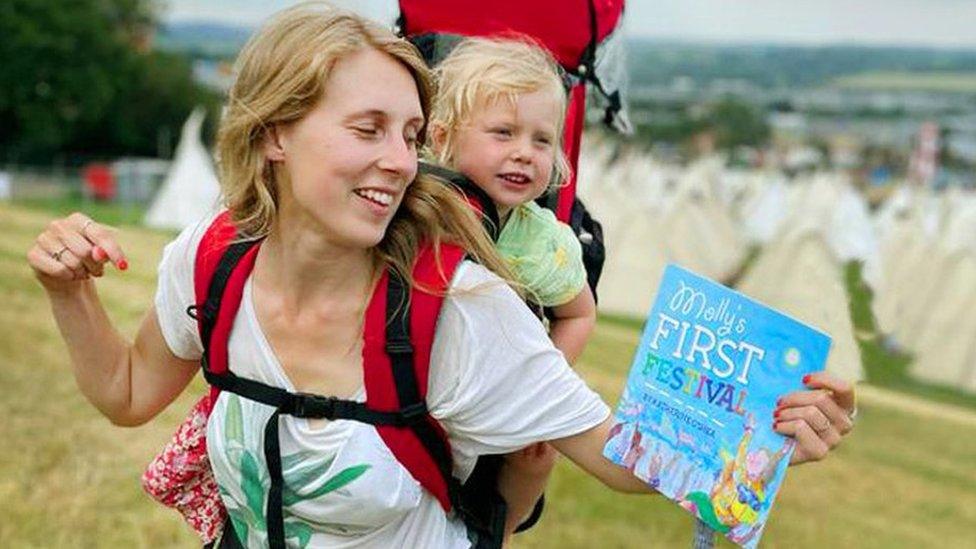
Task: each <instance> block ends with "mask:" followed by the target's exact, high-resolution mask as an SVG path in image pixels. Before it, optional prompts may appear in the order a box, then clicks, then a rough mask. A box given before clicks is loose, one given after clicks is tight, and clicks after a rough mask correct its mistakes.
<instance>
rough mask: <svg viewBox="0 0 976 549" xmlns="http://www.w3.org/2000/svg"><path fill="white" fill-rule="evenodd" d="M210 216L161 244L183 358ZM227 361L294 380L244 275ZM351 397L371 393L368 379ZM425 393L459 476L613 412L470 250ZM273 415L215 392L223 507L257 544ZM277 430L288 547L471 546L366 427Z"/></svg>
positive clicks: (166, 308)
mask: <svg viewBox="0 0 976 549" xmlns="http://www.w3.org/2000/svg"><path fill="white" fill-rule="evenodd" d="M209 224H210V220H206V221H204V222H203V223H202V224H200V225H197V226H194V227H191V228H188V229H186V230H184V231H183V233H182V234H180V236H179V237H178V238H177V239H176V240H175V241H173V242H172V243H170V244H169V245H168V246H167V247H166V249H165V251H164V252H163V259H162V262H161V263H160V266H159V286H158V289H157V293H156V309H157V313H158V316H159V325H160V327H161V328H162V333H163V336H164V338H165V339H166V342H167V344H168V345H169V348H170V349H171V350H172V351H173V353H174V354H175V355H177V356H179V357H181V358H184V359H198V358H199V357H200V356H201V355H202V352H203V348H202V346H201V344H200V338H199V336H198V334H197V328H196V322H195V321H194V320H193V319H191V318H190V317H189V316H188V315H187V313H186V308H187V306H188V305H190V304H192V303H193V302H194V295H193V265H194V258H195V254H196V248H197V244H198V243H199V240H200V238H201V237H202V235H203V232H204V231H205V229H206V227H207V226H209ZM229 364H230V369H231V370H232V371H233V372H234V373H236V374H237V375H239V376H242V377H247V378H251V379H255V380H258V381H261V382H264V383H267V384H270V385H274V386H278V387H284V388H287V389H289V390H294V386H293V385H292V383H291V381H290V380H289V379H288V377H287V376H286V374H285V372H284V370H282V368H281V365H280V364H279V362H278V360H277V358H276V357H275V355H274V351H273V350H272V348H271V346H270V345H269V344H268V341H267V339H266V338H265V336H264V333H263V332H262V331H261V327H260V326H259V324H258V320H257V317H256V315H255V312H254V305H253V300H252V295H251V281H250V280H248V281H247V284H246V285H245V288H244V296H243V300H242V303H241V307H240V309H239V311H238V313H237V317H236V318H235V321H234V327H233V329H232V331H231V336H230V341H229ZM356 398H357V399H358V400H360V401H364V400H365V392H364V390H363V389H362V388H361V389H360V390H359V392H358V394H357V396H356ZM427 404H428V407H429V409H430V413H431V415H433V416H434V417H435V418H436V419H437V420H438V421H439V422H440V423H441V425H442V426H443V427H444V429H445V430H446V431H447V434H448V438H449V440H450V444H451V449H452V451H453V456H454V474H455V475H456V476H457V477H458V478H459V479H461V480H464V479H466V478H467V477H468V475H470V473H471V470H472V469H473V468H474V465H475V461H476V460H477V457H478V456H479V455H483V454H504V453H508V452H512V451H515V450H518V449H520V448H524V447H525V446H527V445H529V444H531V443H534V442H538V441H543V440H551V439H555V438H560V437H565V436H570V435H574V434H577V433H580V432H583V431H585V430H587V429H589V428H591V427H594V426H596V425H598V424H599V423H601V422H602V421H603V420H604V419H605V418H606V417H607V416H608V414H609V410H608V408H607V406H606V405H605V404H604V403H603V402H602V401H601V400H600V398H599V396H597V395H596V393H594V392H593V391H591V390H590V389H589V388H588V387H587V386H586V384H585V383H584V382H583V381H582V380H581V379H580V378H579V377H578V376H577V375H576V373H575V372H573V370H572V369H570V367H569V366H568V364H567V363H566V360H565V359H564V358H563V355H562V354H561V353H560V352H559V351H558V350H557V349H556V348H555V347H553V345H552V343H551V342H550V340H549V338H548V336H547V335H546V333H545V331H544V329H543V327H542V324H541V323H540V322H539V321H538V319H537V318H535V317H534V316H533V315H532V313H531V312H530V311H529V309H528V308H527V307H526V306H525V305H524V304H523V303H522V302H521V300H520V299H519V297H518V296H517V295H516V294H515V293H514V292H513V291H512V290H511V289H510V288H509V287H508V286H507V285H505V284H504V283H503V282H501V280H500V279H498V278H497V277H496V276H495V275H494V274H492V273H491V272H490V271H488V270H487V269H485V268H484V267H482V266H480V265H477V264H475V263H471V262H467V261H465V262H463V263H462V264H461V265H459V266H458V269H457V271H456V273H455V276H454V280H453V281H452V284H451V294H450V295H449V296H448V297H447V298H446V299H445V300H444V305H443V306H442V308H441V313H440V318H439V319H438V322H437V328H436V332H435V336H434V342H433V348H432V350H431V360H430V375H429V383H428V391H427ZM272 412H273V409H272V408H271V407H268V406H265V405H263V404H259V403H256V402H253V401H250V400H247V399H245V398H242V397H238V396H237V395H233V394H230V393H221V395H220V398H219V399H218V401H217V404H216V406H215V407H214V410H213V413H212V414H211V416H210V421H209V423H208V427H207V444H208V453H209V455H210V461H211V464H212V467H213V470H214V475H215V477H216V479H217V483H218V484H219V486H220V490H221V495H222V497H223V500H224V504H225V505H226V507H227V509H228V511H229V513H230V515H231V518H232V519H233V520H234V525H235V530H236V531H237V533H238V535H240V536H241V537H245V536H246V542H247V543H246V545H249V546H254V545H262V546H266V545H267V526H266V524H265V516H264V505H265V502H266V498H267V491H268V487H269V486H270V480H269V478H268V471H267V466H266V464H265V460H264V452H263V439H264V426H265V422H266V421H267V419H268V418H269V417H270V416H271V414H272ZM279 429H280V432H279V438H280V447H281V453H282V464H283V467H282V469H283V476H284V479H285V483H284V490H283V492H284V501H285V511H284V515H285V531H286V542H287V543H288V544H289V546H290V547H342V548H352V547H355V548H365V547H378V548H379V547H382V548H386V547H430V548H462V547H470V546H471V542H470V541H469V539H468V535H467V531H466V528H465V527H464V525H463V523H462V522H461V520H460V519H459V518H457V517H455V516H453V514H451V515H447V514H445V513H444V511H443V509H442V508H441V507H440V504H439V503H438V501H437V500H436V498H434V497H433V496H432V495H431V494H430V493H429V492H427V491H426V490H424V489H423V488H422V487H421V486H420V485H419V484H418V483H417V482H416V481H415V480H414V478H413V477H412V476H411V475H410V473H409V472H408V471H407V470H406V469H404V468H403V467H402V466H401V465H400V463H399V462H398V461H397V460H396V458H395V457H394V456H393V454H392V453H391V452H390V450H389V449H388V448H387V447H386V445H385V444H384V443H383V440H382V439H381V438H380V437H379V435H378V434H377V433H376V430H375V429H374V428H373V427H372V426H371V425H367V424H363V423H358V422H354V421H347V420H338V421H333V422H327V423H326V424H325V425H324V426H320V427H317V428H315V429H312V428H310V426H309V423H308V421H307V420H304V419H300V418H294V417H291V416H281V419H280V427H279Z"/></svg>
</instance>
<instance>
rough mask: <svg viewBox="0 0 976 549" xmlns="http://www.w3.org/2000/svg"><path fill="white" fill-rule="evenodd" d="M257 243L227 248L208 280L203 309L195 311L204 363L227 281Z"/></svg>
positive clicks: (240, 243) (248, 242) (241, 243)
mask: <svg viewBox="0 0 976 549" xmlns="http://www.w3.org/2000/svg"><path fill="white" fill-rule="evenodd" d="M258 242H260V241H259V240H246V241H243V242H235V243H233V244H231V245H230V246H228V247H227V251H226V252H224V255H223V257H221V259H220V263H219V264H218V265H217V269H216V270H215V271H214V274H213V277H212V278H211V279H210V286H209V287H208V288H207V300H206V301H205V302H204V303H203V307H201V308H199V309H198V310H197V314H198V315H199V319H200V340H201V341H202V342H203V356H204V359H205V360H206V361H209V355H210V338H211V337H212V336H213V330H214V325H215V324H216V323H217V313H219V312H220V301H221V299H222V298H223V296H224V289H225V288H226V287H227V281H228V280H230V275H231V273H233V272H234V268H235V267H237V264H238V263H239V262H240V260H241V258H242V257H243V256H244V254H245V253H247V251H248V250H250V249H251V247H253V246H254V245H255V244H257V243H258ZM206 370H208V368H204V371H206Z"/></svg>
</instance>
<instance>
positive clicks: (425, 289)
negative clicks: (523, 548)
mask: <svg viewBox="0 0 976 549" xmlns="http://www.w3.org/2000/svg"><path fill="white" fill-rule="evenodd" d="M544 70H551V65H546V66H545V67H544ZM237 74H238V76H237V80H236V82H235V83H234V85H233V87H232V89H231V90H230V92H229V97H228V103H227V106H226V109H225V111H224V114H223V118H222V120H221V122H220V128H219V133H218V143H217V149H218V153H219V154H218V158H219V159H220V166H219V167H220V182H221V186H222V191H223V206H224V207H225V209H224V210H223V211H221V212H219V213H217V214H216V215H214V216H213V217H211V218H208V219H205V220H201V222H200V223H198V224H196V225H194V226H191V227H188V228H187V229H186V230H184V231H183V232H182V233H181V234H180V235H179V236H178V237H177V238H176V239H175V240H174V241H173V242H172V243H170V244H169V245H168V246H167V247H166V249H165V251H164V253H163V257H162V260H161V262H160V265H159V280H158V285H157V290H156V295H155V299H154V302H153V303H151V304H149V306H148V312H147V314H146V316H145V318H144V320H143V322H142V324H141V326H140V328H139V330H138V333H137V334H136V335H135V338H134V340H132V341H128V340H126V339H125V338H124V337H123V336H122V335H120V334H119V332H118V331H117V330H116V328H115V327H114V325H113V324H112V322H111V320H110V318H109V316H108V314H107V312H106V311H105V309H104V307H103V306H102V303H101V301H100V298H99V296H98V294H97V292H96V279H98V278H100V277H102V276H104V275H105V274H106V264H111V265H114V266H115V267H116V268H117V269H118V270H119V271H124V270H125V269H126V267H127V259H126V253H125V250H123V249H122V248H121V247H120V245H119V240H118V239H117V236H116V233H115V231H114V230H112V229H110V228H109V227H106V226H105V225H103V224H101V223H99V222H98V221H97V220H95V219H91V218H90V217H87V216H85V215H83V214H77V213H76V214H72V215H70V216H68V217H66V218H62V219H57V220H54V221H52V222H51V223H50V225H49V226H48V227H47V228H46V229H45V230H44V231H43V232H42V233H41V234H40V235H38V237H37V240H36V243H35V245H34V246H33V247H32V248H31V249H30V250H29V252H28V254H27V258H28V262H29V264H30V266H31V268H32V269H33V270H34V273H35V275H36V277H37V279H38V280H39V282H40V283H41V285H42V287H43V288H44V290H45V291H46V293H47V295H48V297H49V300H50V303H51V308H52V312H53V315H54V318H55V320H56V322H57V324H58V326H59V329H60V330H61V333H62V335H63V337H64V340H65V342H66V345H67V348H68V351H69V355H70V361H71V364H72V368H73V371H74V374H75V377H76V380H77V383H78V386H79V389H80V391H81V392H82V393H83V394H84V396H85V397H86V398H87V399H88V400H89V401H90V402H91V403H92V404H93V405H94V406H95V407H96V408H97V409H98V410H99V411H100V412H101V413H102V414H103V415H105V416H106V417H107V418H108V419H109V420H110V421H112V422H113V423H115V424H118V425H124V426H136V425H141V424H144V423H146V422H148V421H150V420H151V419H152V418H154V417H156V416H157V415H158V414H159V413H160V412H161V411H162V410H163V409H165V408H166V407H167V406H168V405H169V404H170V403H171V402H173V400H174V399H175V398H176V397H177V396H178V395H179V394H180V393H182V392H183V391H184V390H185V389H186V387H187V386H188V384H189V382H190V381H191V380H192V378H193V377H194V376H195V375H196V373H197V372H198V371H200V370H201V369H202V371H203V374H204V376H205V378H206V380H207V382H208V383H209V384H210V386H211V391H210V393H209V394H208V395H206V396H205V397H204V398H202V399H201V400H200V401H199V402H198V404H197V405H196V406H195V407H194V409H193V411H192V413H191V415H190V417H189V418H188V420H187V422H185V423H184V424H183V426H181V428H180V430H179V432H178V433H177V436H176V437H175V438H174V440H173V442H172V443H171V444H170V445H168V446H167V448H166V449H165V450H164V452H163V454H161V456H160V457H159V458H158V460H157V461H156V462H155V464H154V465H159V467H154V468H151V469H150V470H149V471H147V476H148V477H149V478H148V479H147V488H148V489H150V490H151V491H152V492H153V495H154V496H155V497H157V498H159V499H160V500H163V501H164V502H166V503H167V504H169V505H171V506H174V507H176V508H177V509H178V510H179V511H180V512H181V513H183V514H184V516H185V517H186V518H187V520H188V521H189V522H190V523H191V525H192V526H194V528H195V530H196V531H197V532H198V533H199V534H200V537H201V540H202V541H203V542H204V543H206V544H218V545H219V546H220V547H235V546H248V547H262V546H270V547H275V548H279V547H335V546H338V545H342V546H343V547H438V548H467V547H498V546H500V545H501V543H502V540H503V539H504V535H505V534H506V533H507V532H510V531H511V529H512V528H513V526H514V525H513V524H512V523H513V522H516V521H512V520H509V519H508V517H507V516H506V503H505V500H504V499H502V498H501V497H499V496H498V494H497V492H501V494H502V496H504V497H507V498H509V499H511V500H512V501H513V505H512V506H511V507H512V508H513V509H519V505H520V504H519V503H518V502H519V501H530V500H534V499H535V498H537V497H538V494H539V493H541V490H542V488H543V486H537V485H532V486H529V489H527V490H522V492H519V486H520V475H523V474H524V470H523V469H522V468H520V467H519V463H518V459H515V460H513V461H511V462H510V461H508V460H506V461H505V463H504V464H503V466H502V468H501V470H500V471H499V472H498V474H497V476H495V477H491V478H490V481H491V482H490V483H485V482H481V483H474V482H473V478H474V477H475V476H477V475H475V474H474V473H475V472H476V470H477V469H476V464H477V463H478V461H479V458H481V457H483V456H487V455H499V454H501V455H504V454H513V453H515V454H518V453H519V452H521V451H523V450H524V449H525V448H530V447H538V446H537V445H538V444H539V443H542V442H546V443H547V444H549V445H551V447H552V448H554V449H555V450H556V451H558V452H559V453H562V454H564V455H566V456H568V457H569V458H570V459H571V460H572V461H573V462H575V463H576V464H577V465H578V466H579V467H581V468H582V469H583V470H585V471H586V472H587V473H589V474H591V475H592V476H594V477H596V478H598V479H600V480H601V481H602V482H604V483H605V484H606V485H607V486H609V487H610V488H612V489H614V490H618V491H623V492H644V493H652V492H653V491H652V490H651V488H649V487H648V486H647V485H646V484H645V483H644V482H642V481H640V480H638V479H637V478H635V477H634V476H633V475H632V474H631V472H630V471H628V470H627V469H625V468H623V467H620V466H617V465H615V464H613V463H611V462H610V461H609V460H607V459H606V458H604V457H603V455H602V451H603V447H604V443H605V442H606V440H607V438H608V435H609V434H610V428H611V425H612V418H611V417H610V411H609V409H608V407H607V406H606V405H605V404H604V403H603V402H602V400H601V399H600V398H599V396H598V395H597V394H596V393H595V392H593V391H592V390H590V389H589V388H588V387H587V385H586V384H585V382H584V381H583V380H582V379H581V378H580V377H579V376H578V375H577V374H576V373H575V372H574V371H573V370H572V368H570V366H569V363H568V362H567V359H566V356H565V355H564V353H563V352H561V351H560V350H559V349H558V348H557V347H556V346H554V345H553V341H552V339H550V335H552V337H554V338H557V339H558V336H557V334H555V333H553V334H549V333H547V332H546V330H545V328H544V326H543V323H542V322H540V321H539V319H538V318H537V317H536V316H535V315H534V314H533V312H532V311H531V310H530V309H529V307H527V306H526V305H525V302H524V301H523V299H522V295H520V292H522V291H523V290H525V289H527V290H532V291H527V292H526V293H528V294H529V297H532V294H534V293H536V291H535V290H533V289H532V288H531V287H530V286H531V284H529V283H527V282H525V281H524V280H520V277H521V276H524V275H521V274H520V272H519V269H518V266H517V265H514V264H510V263H507V262H506V260H505V258H504V257H503V256H502V255H500V254H499V250H498V249H496V247H495V244H494V243H493V242H491V241H490V239H489V238H488V236H487V234H486V233H485V231H484V228H483V227H482V224H481V222H480V220H479V219H478V218H477V217H476V215H475V213H474V210H473V209H472V207H471V204H470V203H468V202H467V201H466V200H464V199H463V198H462V197H461V196H460V194H459V193H458V192H457V191H456V190H455V189H454V188H453V187H452V186H450V185H448V184H447V183H446V182H445V181H443V180H441V179H438V178H435V177H432V176H430V175H425V174H418V151H419V148H420V145H421V144H422V143H423V141H424V139H425V137H426V133H427V132H426V130H427V126H426V121H427V120H428V119H430V114H431V110H430V108H429V105H430V102H431V101H432V99H433V97H434V91H433V86H432V83H431V78H430V75H429V73H428V69H427V68H426V66H425V65H424V62H423V60H422V59H421V58H420V56H419V55H418V53H417V51H416V50H415V48H413V46H411V45H410V44H409V43H407V42H405V41H403V40H401V39H399V38H397V37H396V36H394V35H393V34H391V33H390V32H389V31H387V30H385V29H383V28H381V27H379V26H377V25H375V24H373V23H370V22H368V21H366V20H363V19H361V18H359V17H357V16H355V15H351V14H348V13H345V12H342V11H338V10H335V9H333V8H331V7H328V6H323V5H320V4H317V3H309V4H302V5H300V6H296V7H294V8H290V9H287V10H285V11H283V12H281V13H279V14H278V15H277V16H275V17H274V18H272V19H271V20H270V21H269V22H268V23H267V24H265V26H264V27H262V28H261V29H260V30H259V31H257V33H256V34H255V35H254V36H253V37H252V38H251V40H250V41H249V42H248V44H247V46H246V47H245V48H244V50H243V51H242V52H241V54H240V57H239V59H238V62H237ZM533 93H534V92H531V91H529V92H517V93H516V94H515V95H514V96H512V95H508V94H502V95H501V96H500V97H502V99H501V100H499V102H498V104H497V105H496V106H497V107H498V109H499V110H500V111H501V112H502V114H504V115H506V116H509V115H511V116H515V115H514V114H513V113H515V114H518V115H519V117H517V119H516V121H515V123H514V124H504V125H503V126H504V127H505V128H506V130H505V131H506V132H509V133H511V135H512V139H513V140H516V141H519V143H524V144H523V145H521V146H519V147H513V148H511V149H508V150H507V152H505V155H510V156H500V157H498V159H499V162H503V163H508V162H511V163H512V164H513V165H517V166H520V168H519V170H515V171H512V170H508V169H507V168H503V169H502V171H500V172H498V173H496V174H494V175H492V177H493V180H492V182H491V183H492V184H497V185H498V186H499V189H501V191H503V194H504V198H505V199H506V200H507V199H509V198H511V199H512V202H508V203H505V202H502V201H501V200H498V204H499V205H501V206H505V204H509V205H510V206H511V207H512V211H513V212H514V211H515V210H516V208H515V206H516V205H517V204H519V203H521V202H520V201H521V200H523V196H524V197H525V198H524V199H525V200H527V199H528V197H529V196H530V195H531V194H532V193H534V192H536V191H535V190H533V191H532V193H524V192H523V191H524V189H525V188H526V187H532V189H535V188H536V185H538V184H540V183H542V182H544V184H548V176H547V175H546V165H549V166H551V165H553V164H555V163H557V159H556V154H557V153H556V151H557V150H558V148H559V131H558V129H559V127H558V125H557V126H556V127H555V128H553V127H552V124H551V123H550V122H545V121H543V120H537V119H536V118H535V115H530V114H529V113H527V112H523V111H521V110H520V109H521V108H522V106H521V103H520V101H522V100H524V99H526V98H530V99H533V98H538V99H540V100H541V106H542V107H545V108H543V109H541V110H540V111H539V112H544V113H546V120H548V118H549V117H550V116H555V115H560V116H561V115H562V112H561V110H560V109H561V108H562V104H561V103H559V102H558V101H556V102H555V104H553V103H552V102H551V101H550V97H549V95H548V94H549V93H550V92H549V90H548V89H547V91H546V93H545V94H543V95H542V96H540V97H535V96H533ZM510 101H514V102H510ZM536 106H539V105H536ZM506 107H507V110H506ZM485 112H487V111H485ZM532 112H537V111H534V110H533V111H532ZM523 124H530V125H531V127H526V126H523ZM536 124H538V125H536ZM541 127H546V128H548V130H544V131H542V130H540V129H539V128H541ZM523 131H525V132H526V133H523ZM462 133H463V131H462ZM494 135H495V134H494V133H489V134H488V138H489V139H495V137H494ZM523 139H525V141H524V142H523V141H521V140H523ZM546 140H548V141H549V142H548V143H545V141H546ZM435 145H436V144H435ZM486 147H487V145H486ZM502 150H505V148H503V147H499V148H497V149H492V150H491V151H488V150H487V149H486V153H485V154H486V156H487V155H489V153H490V154H491V155H494V154H496V153H499V154H500V152H501V151H502ZM500 165H502V164H500ZM456 167H458V168H459V169H462V168H463V166H461V165H460V164H458V165H456ZM472 175H475V176H477V175H478V174H477V173H474V172H472ZM495 176H499V177H497V178H496V177H495ZM499 178H500V179H499ZM544 184H543V186H544ZM489 194H490V193H489ZM511 215H514V213H512V214H510V217H509V219H510V220H511ZM509 222H511V221H509ZM556 232H558V231H556ZM516 240H519V239H516ZM556 257H560V256H559V254H556ZM566 261H576V260H575V259H573V253H572V252H567V254H566ZM556 263H557V264H558V263H559V261H557V262H556ZM513 267H515V268H514V269H513ZM513 270H514V271H515V272H514V274H513ZM556 278H560V279H561V278H562V276H557V277H556ZM576 284H577V283H576V280H575V279H573V283H572V284H568V285H567V287H570V286H572V287H573V288H575V289H576V291H577V295H579V292H582V291H583V289H582V286H578V287H577V286H575V285H576ZM556 293H557V294H559V297H558V299H556V301H562V300H563V299H566V296H569V298H570V301H572V300H573V299H575V298H576V296H574V295H569V294H571V293H572V292H556ZM557 306H558V305H557ZM557 316H558V315H557ZM554 330H555V327H554ZM583 339H584V340H585V336H584V337H583ZM567 352H568V353H569V354H572V351H567ZM852 409H853V390H852V388H851V386H850V385H848V384H846V383H844V382H842V381H840V380H837V379H836V378H833V377H831V376H829V375H826V374H820V375H816V376H814V377H813V378H811V380H810V381H809V383H807V390H804V391H799V392H796V393H793V394H790V395H787V396H786V397H785V398H784V403H783V406H782V413H781V414H780V418H781V420H782V422H781V424H780V426H779V427H778V428H777V432H780V433H781V434H784V435H786V436H789V437H793V438H794V439H795V440H796V446H797V451H796V452H794V453H793V456H792V462H793V463H802V462H806V461H811V460H817V459H821V458H823V457H825V456H826V455H827V454H828V453H829V451H830V449H831V448H833V447H834V446H836V445H837V444H838V443H839V442H840V440H841V438H842V437H843V436H844V435H846V434H847V433H848V432H849V431H850V429H851V423H850V420H849V418H848V413H849V412H850V411H851V410H852ZM822 422H826V425H823V424H822ZM530 465H531V460H530ZM544 465H545V463H544ZM635 466H637V467H640V463H639V462H638V461H636V460H635ZM546 474H547V473H546ZM733 476H734V474H733ZM521 478H522V479H523V480H524V478H531V479H535V480H533V482H535V481H536V480H537V479H538V477H537V476H532V477H521ZM492 483H493V484H492ZM543 484H544V480H543ZM486 502H487V503H486ZM513 512H514V511H513ZM518 514H523V513H522V512H521V511H519V512H518ZM517 518H521V517H517Z"/></svg>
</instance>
